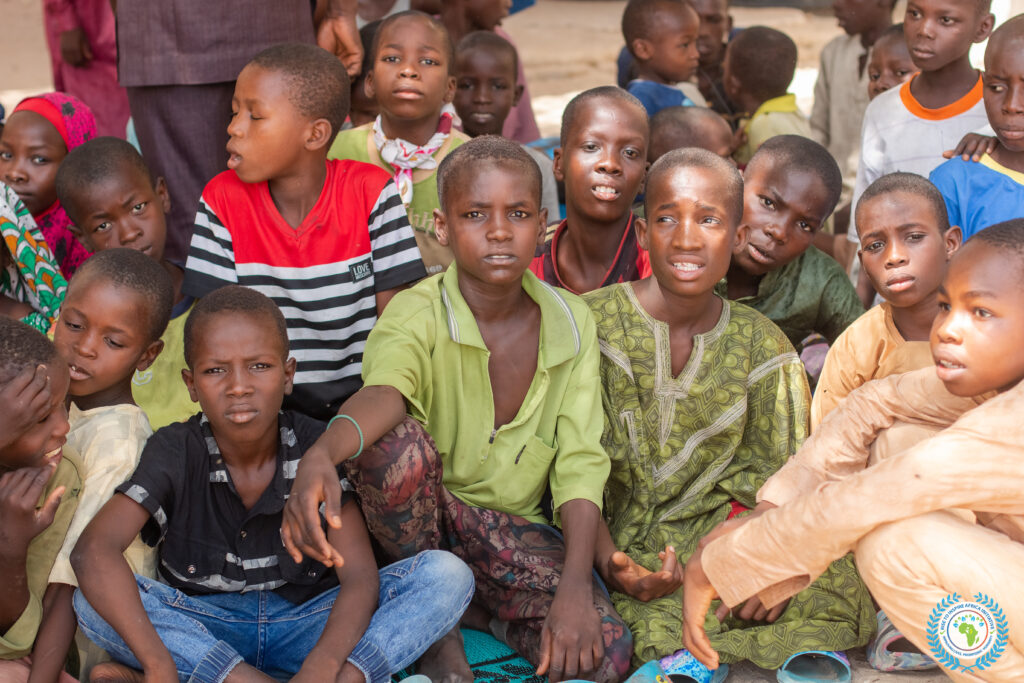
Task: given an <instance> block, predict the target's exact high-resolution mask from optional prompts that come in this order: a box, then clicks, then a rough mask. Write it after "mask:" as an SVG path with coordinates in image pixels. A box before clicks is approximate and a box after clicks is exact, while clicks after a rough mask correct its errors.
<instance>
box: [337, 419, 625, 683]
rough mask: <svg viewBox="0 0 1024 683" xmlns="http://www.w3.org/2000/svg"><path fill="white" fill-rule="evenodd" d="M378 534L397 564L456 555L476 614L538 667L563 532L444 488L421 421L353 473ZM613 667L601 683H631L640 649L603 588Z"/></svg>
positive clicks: (597, 601)
mask: <svg viewBox="0 0 1024 683" xmlns="http://www.w3.org/2000/svg"><path fill="white" fill-rule="evenodd" d="M347 470H348V472H347V474H348V478H349V481H350V482H351V483H352V484H353V485H354V486H355V489H356V493H357V494H358V495H359V500H360V505H361V507H362V510H363V515H364V516H365V517H366V523H367V526H368V527H369V529H370V533H372V534H373V536H374V538H375V539H376V541H377V542H378V544H379V546H380V547H381V549H382V550H383V552H384V554H385V556H386V557H387V559H388V560H389V561H394V560H398V559H402V558H406V557H411V556H413V555H415V554H416V553H418V552H420V551H421V550H427V549H443V550H449V551H451V552H452V553H454V554H455V555H457V556H458V557H459V558H461V559H462V560H463V561H464V562H465V563H466V564H468V565H469V567H470V568H471V569H472V570H473V574H474V576H475V577H476V595H475V596H474V598H473V601H474V603H475V604H477V605H479V606H480V607H483V608H484V609H485V610H486V611H487V612H489V613H490V614H491V615H492V616H493V617H495V618H496V619H497V620H499V621H500V622H503V624H504V625H507V629H504V633H503V635H504V640H505V642H506V643H507V644H508V645H509V646H510V647H513V648H515V649H516V650H517V651H518V652H519V653H520V654H521V655H522V656H523V657H525V658H526V659H527V660H529V661H530V663H532V664H533V665H534V666H536V665H537V664H538V662H539V660H540V635H541V628H542V627H543V625H544V619H545V617H546V616H547V614H548V610H549V609H550V608H551V602H552V600H553V599H554V596H555V589H556V588H557V587H558V580H559V577H560V576H561V574H562V564H563V562H564V560H565V543H564V542H563V540H562V536H561V534H559V533H558V532H557V531H556V530H555V529H553V528H551V527H549V526H547V525H544V524H537V523H534V522H530V521H529V520H526V519H524V518H523V517H519V516H516V515H510V514H508V513H505V512H499V511H497V510H489V509H486V508H479V507H474V506H472V505H468V504H466V503H464V502H462V501H461V500H459V499H458V498H456V497H455V495H454V494H452V493H451V492H450V491H448V489H446V488H445V487H444V485H443V483H442V477H441V475H442V465H441V458H440V456H439V455H438V453H437V448H436V447H435V446H434V442H433V440H432V439H431V438H430V435H429V434H427V433H426V431H425V430H424V429H423V427H422V426H420V424H419V423H418V422H416V421H415V420H413V419H411V418H406V420H405V421H404V422H403V423H402V424H400V425H399V426H398V427H396V428H395V429H394V430H393V431H391V432H390V433H388V434H387V435H385V436H384V438H382V439H381V440H380V441H378V442H377V443H376V444H374V445H373V446H372V447H371V448H368V449H367V450H366V451H365V452H364V453H363V454H362V455H360V456H359V457H358V458H356V459H355V460H353V461H350V462H349V464H348V466H347ZM594 607H595V608H596V609H597V612H598V614H599V615H600V617H601V630H602V633H603V636H604V649H605V659H604V661H603V662H602V664H601V668H600V669H599V671H598V672H597V674H596V680H597V681H602V682H603V681H618V680H621V679H623V678H625V677H626V673H627V672H628V671H629V661H630V657H631V656H632V653H633V639H632V635H631V634H630V632H629V629H628V628H627V627H626V625H625V623H624V622H623V621H622V618H621V617H619V615H618V614H617V613H616V612H615V608H614V607H612V604H611V600H610V599H609V598H608V595H607V594H606V593H605V592H604V589H603V587H602V586H601V585H600V584H599V583H597V581H596V580H595V583H594Z"/></svg>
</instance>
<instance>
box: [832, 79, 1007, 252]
mask: <svg viewBox="0 0 1024 683" xmlns="http://www.w3.org/2000/svg"><path fill="white" fill-rule="evenodd" d="M914 78H916V76H915V77H914ZM911 83H913V78H912V79H911V80H909V81H907V82H906V83H904V84H903V85H902V86H900V87H898V88H893V89H891V90H887V91H886V92H884V93H882V94H881V95H879V96H878V97H876V98H875V99H874V100H873V101H872V102H871V104H870V105H868V109H867V112H866V113H865V114H864V127H863V128H862V130H861V135H860V139H861V148H860V165H859V167H858V168H857V184H856V186H855V187H854V191H853V207H854V209H855V210H856V207H857V202H858V201H859V200H860V196H861V195H862V194H864V190H866V189H867V188H868V186H869V185H871V183H873V182H874V181H876V180H878V179H879V178H881V177H882V176H883V175H886V174H888V173H895V172H896V171H904V172H906V173H916V174H918V175H922V176H924V177H926V178H927V177H928V174H929V173H931V172H932V171H933V170H935V168H936V167H937V166H938V165H939V164H941V163H942V162H944V161H945V159H944V158H943V157H942V153H943V152H945V151H946V150H948V149H953V148H954V147H956V146H957V144H958V143H959V142H960V140H962V139H963V137H964V136H965V135H967V134H968V133H973V132H976V131H979V130H981V131H982V132H984V130H983V129H986V128H988V117H987V116H986V114H985V103H984V102H983V101H982V99H981V95H982V82H981V76H979V77H978V82H977V84H976V85H975V86H974V88H973V89H972V90H971V91H970V92H969V93H967V94H966V95H964V96H963V97H961V98H960V99H959V100H957V101H956V102H953V103H951V104H948V105H946V106H945V107H942V108H941V109H927V108H925V107H923V106H922V105H921V103H920V102H918V101H917V99H915V98H914V96H913V94H911V92H910V84H911ZM988 130H989V132H988V133H987V134H988V135H992V134H993V133H992V132H991V129H990V128H989V129H988ZM847 238H848V239H849V240H850V241H851V242H859V241H860V240H859V239H858V237H857V230H856V225H855V223H854V220H853V217H852V216H851V219H850V231H849V232H848V233H847Z"/></svg>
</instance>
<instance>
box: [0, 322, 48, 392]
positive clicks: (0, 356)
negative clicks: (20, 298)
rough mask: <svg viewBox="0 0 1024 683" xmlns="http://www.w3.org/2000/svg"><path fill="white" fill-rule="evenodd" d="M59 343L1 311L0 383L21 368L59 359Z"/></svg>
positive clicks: (13, 375) (18, 373)
mask: <svg viewBox="0 0 1024 683" xmlns="http://www.w3.org/2000/svg"><path fill="white" fill-rule="evenodd" d="M57 358H58V356H57V347H56V346H54V345H53V342H52V341H50V340H49V339H47V338H46V335H45V334H43V333H41V332H39V331H38V330H36V329H34V328H32V327H29V326H28V325H26V324H25V323H23V322H21V321H20V320H15V319H14V318H8V317H7V316H3V315H0V385H4V384H7V383H8V382H10V381H11V380H13V379H14V378H15V377H17V376H18V375H20V374H21V373H22V371H24V370H27V369H34V368H36V367H37V366H39V365H48V364H49V363H50V362H52V361H54V360H56V359H57Z"/></svg>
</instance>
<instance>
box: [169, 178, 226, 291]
mask: <svg viewBox="0 0 1024 683" xmlns="http://www.w3.org/2000/svg"><path fill="white" fill-rule="evenodd" d="M208 191H210V187H209V185H207V188H206V189H204V190H203V196H202V197H200V198H199V210H198V211H197V212H196V221H195V225H194V226H193V228H192V240H191V241H190V242H189V246H188V260H187V261H185V280H184V282H183V283H182V285H181V291H182V293H184V294H187V295H189V296H194V297H196V298H201V297H204V296H206V295H207V294H209V293H210V292H212V291H213V290H215V289H218V288H220V287H223V286H224V285H235V284H238V273H237V271H236V270H235V249H234V242H233V239H232V236H231V232H229V231H228V229H227V227H225V225H224V222H223V221H221V219H220V218H219V217H218V216H217V213H216V212H215V211H214V207H213V206H211V205H210V204H208V203H207V201H206V198H207V192H208ZM212 194H214V193H213V192H211V195H212Z"/></svg>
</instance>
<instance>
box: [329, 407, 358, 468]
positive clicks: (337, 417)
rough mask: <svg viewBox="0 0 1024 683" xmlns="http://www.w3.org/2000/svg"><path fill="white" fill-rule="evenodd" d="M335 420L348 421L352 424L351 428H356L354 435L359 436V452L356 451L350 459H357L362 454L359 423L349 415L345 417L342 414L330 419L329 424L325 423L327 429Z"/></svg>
mask: <svg viewBox="0 0 1024 683" xmlns="http://www.w3.org/2000/svg"><path fill="white" fill-rule="evenodd" d="M335 420H348V421H349V422H351V423H352V426H353V427H355V428H356V433H357V434H359V450H358V451H356V452H355V455H353V456H352V457H353V458H357V457H359V454H360V453H362V452H363V430H362V429H361V428H360V427H359V423H358V422H356V421H355V420H354V419H352V416H351V415H345V414H344V413H342V414H340V415H335V416H334V417H332V418H331V420H330V422H328V423H327V428H328V429H330V428H331V425H332V424H334V421H335Z"/></svg>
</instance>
